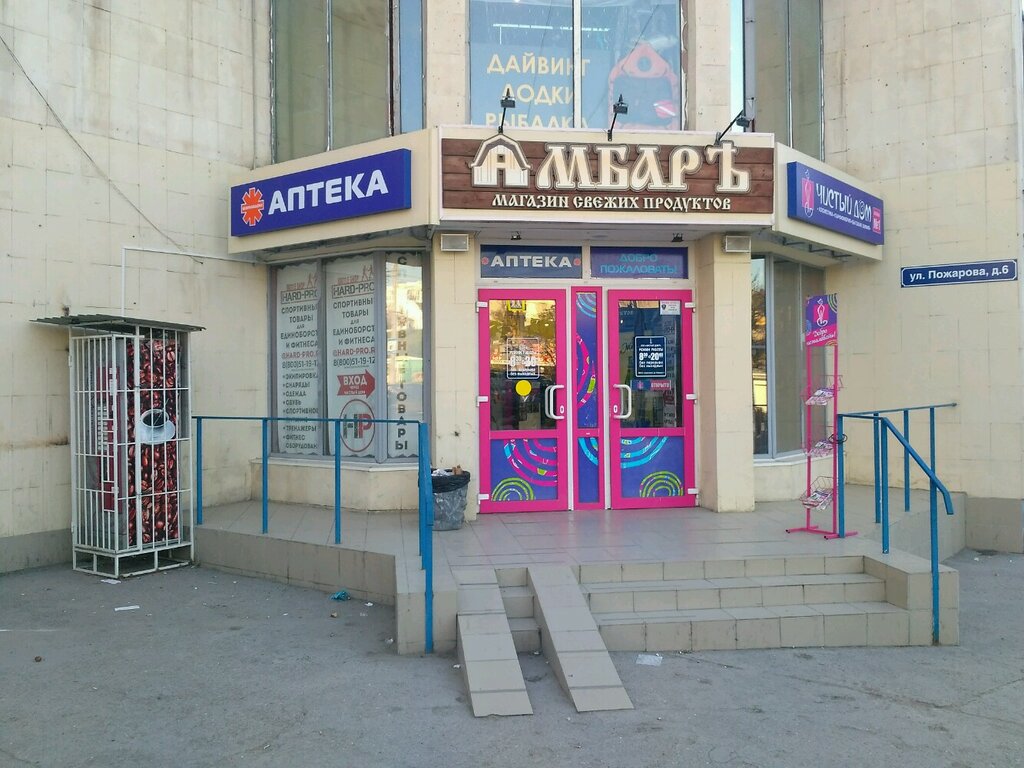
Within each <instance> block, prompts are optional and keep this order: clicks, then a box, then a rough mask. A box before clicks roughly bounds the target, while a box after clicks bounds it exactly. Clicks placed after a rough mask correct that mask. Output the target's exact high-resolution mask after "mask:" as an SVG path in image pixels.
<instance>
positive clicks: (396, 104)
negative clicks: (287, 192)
mask: <svg viewBox="0 0 1024 768" xmlns="http://www.w3.org/2000/svg"><path fill="white" fill-rule="evenodd" d="M271 29H272V35H271V44H272V48H271V58H272V62H273V68H272V72H273V93H272V102H273V147H274V159H275V161H277V162H280V161H282V160H290V159H292V158H296V157H305V156H308V155H312V154H316V153H318V152H324V151H326V150H329V149H336V148H337V147H344V146H349V145H352V144H358V143H360V142H363V141H369V140H371V139H378V138H381V137H384V136H389V135H391V134H392V133H394V132H395V131H396V130H406V131H411V130H416V129H418V128H421V127H422V126H423V78H422V67H423V43H422V41H423V34H422V0H392V2H391V3H390V4H389V3H388V2H385V1H384V0H303V2H298V3H296V2H284V0H272V2H271ZM399 40H401V46H399V44H398V41H399ZM393 71H402V72H404V73H405V74H406V77H405V78H404V79H403V80H402V81H401V87H400V88H399V87H398V86H399V79H398V78H397V77H395V78H393V77H392V72H393Z"/></svg>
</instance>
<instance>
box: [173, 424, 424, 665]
mask: <svg viewBox="0 0 1024 768" xmlns="http://www.w3.org/2000/svg"><path fill="white" fill-rule="evenodd" d="M192 418H193V419H194V420H195V422H196V436H195V437H196V525H202V524H203V424H204V422H207V421H245V422H257V421H258V422H260V433H261V436H262V441H261V442H262V450H261V454H260V456H261V462H260V472H261V475H260V481H261V487H262V493H261V501H262V507H261V532H262V533H264V534H266V533H268V531H269V528H270V494H269V490H270V473H269V468H268V465H269V459H270V424H271V422H306V423H314V424H330V425H332V426H333V458H334V543H335V544H341V540H342V535H341V534H342V530H341V435H342V427H343V425H346V424H349V425H352V424H358V425H365V424H402V425H404V426H407V427H408V426H412V425H416V431H417V438H418V443H417V449H418V450H417V454H418V456H417V484H418V486H419V504H418V507H419V554H420V568H421V569H422V570H423V571H424V576H425V586H424V592H423V601H424V648H425V650H426V652H427V653H432V652H433V650H434V547H433V539H432V529H433V525H434V494H433V482H432V480H431V473H430V434H429V425H428V424H427V423H426V422H422V421H412V420H398V419H365V418H355V419H324V418H303V417H294V416H193V417H192Z"/></svg>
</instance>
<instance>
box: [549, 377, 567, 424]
mask: <svg viewBox="0 0 1024 768" xmlns="http://www.w3.org/2000/svg"><path fill="white" fill-rule="evenodd" d="M560 389H565V384H552V385H551V386H550V387H548V392H550V393H551V408H550V410H549V412H548V418H551V419H554V420H555V421H562V420H563V419H565V404H564V403H563V404H562V405H560V406H558V415H557V416H556V415H555V397H556V395H557V393H558V390H560Z"/></svg>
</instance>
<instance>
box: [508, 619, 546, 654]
mask: <svg viewBox="0 0 1024 768" xmlns="http://www.w3.org/2000/svg"><path fill="white" fill-rule="evenodd" d="M508 626H509V629H510V630H511V631H512V642H513V644H514V645H515V647H516V653H538V652H540V650H541V638H540V625H539V624H538V623H537V620H536V619H535V618H533V616H529V617H524V618H518V619H512V618H510V619H509V620H508Z"/></svg>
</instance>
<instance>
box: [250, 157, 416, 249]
mask: <svg viewBox="0 0 1024 768" xmlns="http://www.w3.org/2000/svg"><path fill="white" fill-rule="evenodd" d="M411 160H412V152H411V151H410V150H408V149H394V150H391V151H390V152H382V153H381V154H379V155H371V156H369V157H360V158H357V159H355V160H346V161H345V162H342V163H334V164H332V165H324V166H321V167H320V168H310V169H309V170H306V171H298V172H296V173H289V174H287V175H285V176H275V177H273V178H270V179H260V180H259V181H250V182H247V183H245V184H239V185H238V186H235V187H232V188H231V235H232V236H233V237H243V236H245V235H255V234H259V233H261V232H273V231H274V230H277V229H287V228H289V227H301V226H305V225H307V224H320V223H322V222H325V221H336V220H338V219H350V218H353V217H355V216H368V215H370V214H373V213H383V212H385V211H397V210H401V209H403V208H409V207H410V206H411V205H412V185H411V182H410V179H411V173H410V166H411Z"/></svg>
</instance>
